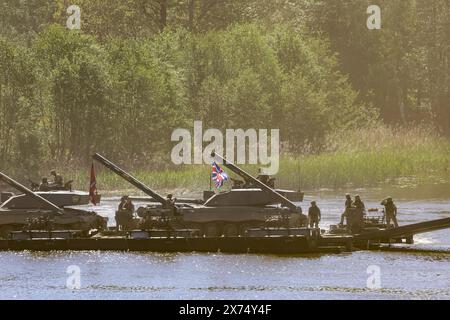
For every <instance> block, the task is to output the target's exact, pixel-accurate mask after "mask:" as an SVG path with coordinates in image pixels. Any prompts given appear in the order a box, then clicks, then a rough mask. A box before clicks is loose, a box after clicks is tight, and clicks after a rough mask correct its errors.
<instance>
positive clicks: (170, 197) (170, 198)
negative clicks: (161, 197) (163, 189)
mask: <svg viewBox="0 0 450 320" xmlns="http://www.w3.org/2000/svg"><path fill="white" fill-rule="evenodd" d="M175 201H176V198H174V197H173V195H172V194H170V193H169V194H168V195H167V198H166V203H167V205H168V207H169V208H172V207H174V206H175Z"/></svg>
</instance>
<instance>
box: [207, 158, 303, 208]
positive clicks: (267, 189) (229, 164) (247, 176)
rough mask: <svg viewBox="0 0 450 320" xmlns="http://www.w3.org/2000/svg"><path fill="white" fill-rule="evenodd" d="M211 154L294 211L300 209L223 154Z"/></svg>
mask: <svg viewBox="0 0 450 320" xmlns="http://www.w3.org/2000/svg"><path fill="white" fill-rule="evenodd" d="M211 156H212V157H213V158H218V159H220V160H222V164H223V165H224V166H225V167H227V168H228V169H230V170H231V171H233V172H234V173H236V174H238V175H239V176H241V177H242V178H244V179H245V180H247V181H250V182H252V183H253V184H255V185H257V186H258V187H260V188H261V190H263V191H265V192H268V193H271V194H273V195H274V196H275V197H276V198H277V199H278V200H279V201H280V203H281V204H283V205H285V206H286V207H288V208H289V209H291V210H294V211H297V210H298V208H297V206H296V205H295V204H294V203H293V202H292V201H290V200H289V199H287V198H286V197H284V196H282V195H281V194H279V193H278V192H276V191H275V190H274V189H272V188H271V187H269V186H268V185H266V184H265V183H263V182H261V181H259V180H258V179H256V178H255V177H253V176H252V175H250V174H249V173H247V172H246V171H244V170H242V169H241V168H239V167H238V166H236V165H235V164H233V163H231V162H229V161H227V160H226V159H225V158H223V157H222V156H220V155H218V154H217V153H215V152H213V153H211Z"/></svg>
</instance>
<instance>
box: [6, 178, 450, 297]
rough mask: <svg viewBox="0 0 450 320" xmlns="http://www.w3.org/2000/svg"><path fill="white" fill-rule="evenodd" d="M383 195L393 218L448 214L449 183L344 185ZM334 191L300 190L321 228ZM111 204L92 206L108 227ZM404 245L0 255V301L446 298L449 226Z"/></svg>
mask: <svg viewBox="0 0 450 320" xmlns="http://www.w3.org/2000/svg"><path fill="white" fill-rule="evenodd" d="M387 192H389V195H392V196H393V197H394V199H395V200H396V204H397V206H398V208H399V215H398V219H399V223H400V224H409V223H414V222H419V221H424V220H432V219H438V218H445V217H448V216H449V215H450V185H449V184H443V185H440V186H437V187H436V186H435V187H433V186H431V187H425V188H422V189H418V188H392V189H390V190H389V191H387V190H386V188H383V189H370V190H364V189H359V190H352V193H353V194H355V193H359V194H361V196H362V198H363V200H365V202H366V207H369V208H370V207H374V208H375V207H379V202H380V200H381V199H382V198H383V197H384V196H386V195H388V194H386V193H387ZM343 193H345V192H336V191H333V190H321V191H317V192H313V193H309V194H308V195H307V196H306V198H305V202H303V208H304V209H307V204H308V203H309V201H310V200H312V199H314V200H317V201H318V204H319V206H320V208H321V210H322V215H323V219H322V221H321V227H322V228H328V226H329V225H330V224H336V223H337V221H338V220H339V216H340V214H341V212H342V207H343V201H344V200H343V196H342V194H343ZM115 204H116V199H111V200H108V201H105V202H104V204H102V206H99V207H97V208H96V209H97V210H98V212H100V213H101V214H102V215H105V216H109V217H110V221H111V222H112V223H113V221H114V218H113V216H114V206H115ZM413 247H414V248H423V249H427V250H429V251H427V252H426V253H425V252H421V253H418V252H379V251H376V252H375V251H371V252H367V251H357V252H352V253H344V254H313V255H311V254H310V255H295V256H280V255H259V254H238V255H236V254H219V253H209V254H204V253H167V254H163V253H132V252H128V253H124V252H88V251H85V252H50V253H40V252H29V251H26V252H0V298H1V299H450V263H449V262H450V230H442V231H438V232H433V233H428V234H422V235H417V236H416V237H415V244H414V245H413ZM78 271H79V277H78ZM73 272H75V273H73ZM78 280H79V281H78ZM68 284H69V286H68Z"/></svg>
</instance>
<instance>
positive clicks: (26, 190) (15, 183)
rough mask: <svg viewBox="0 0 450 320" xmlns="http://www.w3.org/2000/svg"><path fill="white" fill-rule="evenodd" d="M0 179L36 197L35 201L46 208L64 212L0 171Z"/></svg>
mask: <svg viewBox="0 0 450 320" xmlns="http://www.w3.org/2000/svg"><path fill="white" fill-rule="evenodd" d="M0 180H2V181H4V182H5V183H7V184H9V185H10V186H12V187H14V188H16V189H17V190H19V191H21V192H23V193H25V194H26V195H28V196H30V197H32V198H34V199H36V200H37V201H39V202H40V203H42V204H43V205H44V206H45V207H46V208H48V209H51V210H52V211H54V212H57V213H61V214H62V213H64V210H63V209H61V208H60V207H58V206H57V205H55V204H53V203H51V202H50V201H48V200H46V199H44V198H43V197H41V196H40V195H38V194H37V193H35V192H33V191H31V190H30V189H28V188H27V187H25V186H24V185H22V184H20V183H19V182H17V181H15V180H13V179H12V178H10V177H8V176H7V175H6V174H4V173H2V172H0Z"/></svg>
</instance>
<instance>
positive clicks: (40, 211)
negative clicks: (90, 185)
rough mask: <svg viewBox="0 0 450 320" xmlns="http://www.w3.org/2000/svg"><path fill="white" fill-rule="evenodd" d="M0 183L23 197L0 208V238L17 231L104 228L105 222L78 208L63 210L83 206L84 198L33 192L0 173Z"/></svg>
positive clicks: (8, 200) (80, 194)
mask: <svg viewBox="0 0 450 320" xmlns="http://www.w3.org/2000/svg"><path fill="white" fill-rule="evenodd" d="M0 180H2V181H4V182H6V183H8V184H9V185H11V186H13V187H15V188H16V189H18V190H19V191H21V192H23V193H24V194H20V195H16V196H10V197H9V198H8V199H7V200H6V201H4V202H3V203H2V204H1V205H0V237H2V238H7V237H8V235H9V233H10V232H11V231H18V230H30V229H41V230H80V231H84V232H85V234H86V235H87V234H88V233H89V231H90V230H93V229H96V230H101V229H103V228H106V223H107V218H104V217H101V216H99V215H98V214H97V213H95V212H93V211H88V210H82V209H78V208H65V206H67V205H78V204H82V203H83V202H84V200H83V199H84V194H83V193H79V192H74V191H51V192H36V193H35V192H33V191H31V190H29V189H28V188H26V187H25V186H23V185H21V184H20V183H18V182H17V181H15V180H13V179H11V178H10V177H8V176H7V175H5V174H3V173H1V172H0Z"/></svg>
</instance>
